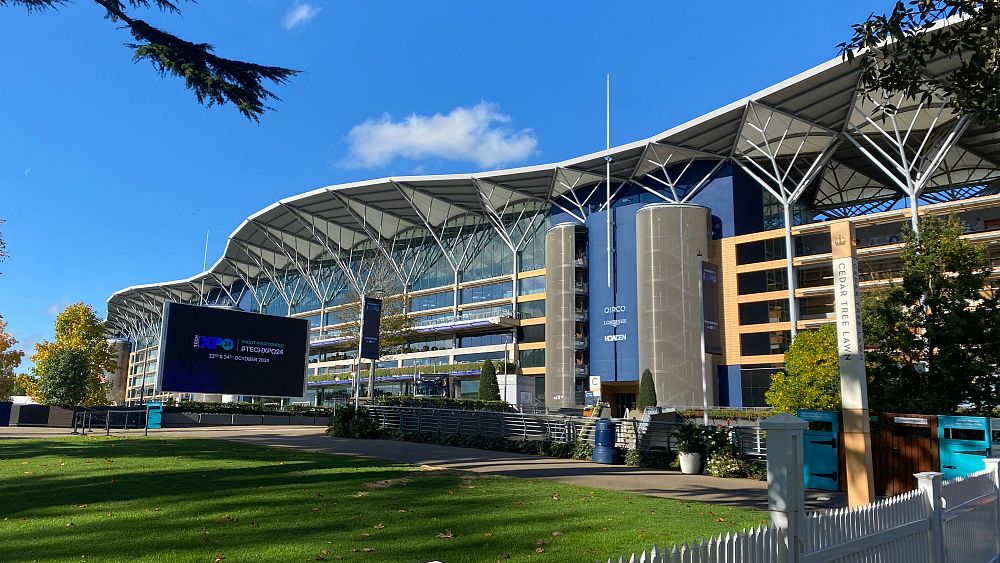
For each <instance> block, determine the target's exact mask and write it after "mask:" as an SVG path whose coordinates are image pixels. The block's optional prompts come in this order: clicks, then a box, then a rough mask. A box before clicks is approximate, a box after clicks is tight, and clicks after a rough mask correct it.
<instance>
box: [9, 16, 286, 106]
mask: <svg viewBox="0 0 1000 563" xmlns="http://www.w3.org/2000/svg"><path fill="white" fill-rule="evenodd" d="M92 1H93V2H94V3H95V4H97V6H98V8H99V9H100V10H101V11H102V12H103V13H104V17H105V19H107V20H108V21H110V22H111V23H113V24H119V23H120V24H123V25H122V26H121V27H125V28H127V29H128V31H129V33H130V34H131V35H132V38H133V39H134V40H135V43H126V44H125V45H126V46H127V47H129V48H130V49H132V59H133V60H134V61H140V60H143V59H145V60H147V61H149V62H150V63H152V65H153V67H154V68H155V69H156V70H157V72H159V73H160V75H161V76H162V75H167V74H172V75H174V76H177V77H179V78H183V79H184V85H185V86H186V87H187V89H188V90H191V91H193V92H194V95H195V98H197V99H198V103H200V104H203V105H208V106H213V105H215V104H219V105H225V104H227V103H231V104H233V105H234V106H236V109H237V110H239V112H240V113H242V114H243V115H244V116H245V117H246V118H247V119H251V120H253V121H259V119H260V116H261V115H262V114H263V113H264V111H265V110H268V109H272V108H270V107H268V106H267V103H269V102H270V101H271V100H278V99H279V98H278V97H277V96H276V95H274V93H273V92H271V91H269V90H268V89H267V88H265V87H264V86H263V84H262V83H263V82H264V81H268V82H271V83H273V84H278V85H281V84H284V83H286V82H287V81H288V79H289V78H291V77H293V76H295V75H296V74H298V71H296V70H291V69H287V68H282V67H277V66H264V65H259V64H255V63H248V62H244V61H238V60H233V59H225V58H222V57H219V56H218V55H216V54H214V52H213V51H214V48H213V47H212V46H211V45H210V44H208V43H192V42H189V41H185V40H184V39H181V38H180V37H177V36H175V35H171V34H170V33H168V32H166V31H163V30H162V29H159V28H157V27H154V26H153V25H151V24H149V23H147V22H145V21H143V20H141V19H137V18H134V17H133V16H131V15H129V13H128V12H127V10H129V9H132V10H135V9H150V8H158V9H159V10H160V11H161V12H165V13H170V14H175V15H180V13H181V9H180V7H179V6H178V4H180V1H179V0H92ZM66 3H67V1H66V0H0V7H6V6H16V7H23V8H26V9H27V10H28V11H29V12H42V11H46V10H49V11H55V10H56V9H57V8H59V7H60V6H62V5H64V4H66Z"/></svg>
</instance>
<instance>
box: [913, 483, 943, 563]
mask: <svg viewBox="0 0 1000 563" xmlns="http://www.w3.org/2000/svg"><path fill="white" fill-rule="evenodd" d="M942 475H943V473H938V472H937V471H924V472H923V473H914V474H913V476H914V477H916V478H917V488H918V489H920V490H921V491H922V492H923V493H924V496H926V497H927V502H928V503H929V504H930V506H931V529H930V532H929V534H928V536H927V540H928V542H930V554H931V563H944V503H943V502H942V498H941V486H942V484H941V477H942Z"/></svg>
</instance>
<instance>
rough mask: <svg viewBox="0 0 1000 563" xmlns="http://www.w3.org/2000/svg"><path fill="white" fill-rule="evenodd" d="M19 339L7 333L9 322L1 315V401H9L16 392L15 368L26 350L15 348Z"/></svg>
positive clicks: (19, 363)
mask: <svg viewBox="0 0 1000 563" xmlns="http://www.w3.org/2000/svg"><path fill="white" fill-rule="evenodd" d="M15 344H17V340H14V337H13V336H11V335H10V334H8V333H7V322H6V321H4V320H3V315H0V401H9V400H10V396H11V395H12V394H13V393H14V382H15V376H14V369H15V368H17V366H19V365H21V358H23V357H24V352H22V351H20V350H15V349H14V345H15Z"/></svg>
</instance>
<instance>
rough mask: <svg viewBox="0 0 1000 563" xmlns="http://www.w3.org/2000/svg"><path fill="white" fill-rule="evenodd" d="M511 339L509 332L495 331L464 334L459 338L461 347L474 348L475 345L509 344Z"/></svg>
mask: <svg viewBox="0 0 1000 563" xmlns="http://www.w3.org/2000/svg"><path fill="white" fill-rule="evenodd" d="M510 341H511V334H510V333H509V332H493V333H489V334H473V335H469V336H463V337H461V338H459V339H458V347H459V348H472V347H474V346H497V345H500V344H508V343H510Z"/></svg>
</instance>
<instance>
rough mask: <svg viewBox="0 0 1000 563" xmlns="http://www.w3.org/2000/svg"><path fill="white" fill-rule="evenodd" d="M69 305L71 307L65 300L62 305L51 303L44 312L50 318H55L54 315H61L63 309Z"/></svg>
mask: <svg viewBox="0 0 1000 563" xmlns="http://www.w3.org/2000/svg"><path fill="white" fill-rule="evenodd" d="M70 305H72V303H70V302H69V301H68V300H66V299H63V301H62V303H53V304H51V305H49V306H48V307H47V308H46V309H45V312H46V313H48V315H49V316H50V317H55V316H56V315H58V314H59V313H61V312H62V310H63V309H65V308H66V307H69V306H70Z"/></svg>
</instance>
